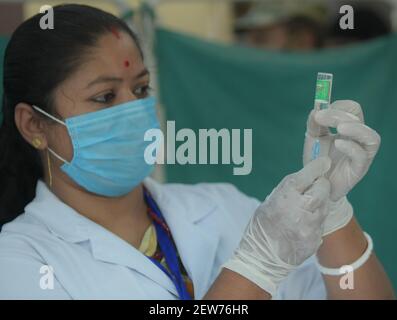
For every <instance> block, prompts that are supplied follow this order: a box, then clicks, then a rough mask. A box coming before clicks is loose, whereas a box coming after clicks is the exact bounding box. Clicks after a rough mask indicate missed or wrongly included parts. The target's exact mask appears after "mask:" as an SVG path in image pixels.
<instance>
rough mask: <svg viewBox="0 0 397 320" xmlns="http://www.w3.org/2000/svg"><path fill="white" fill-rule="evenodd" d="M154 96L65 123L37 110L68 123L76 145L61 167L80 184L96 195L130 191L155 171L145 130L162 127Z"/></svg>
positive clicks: (38, 109)
mask: <svg viewBox="0 0 397 320" xmlns="http://www.w3.org/2000/svg"><path fill="white" fill-rule="evenodd" d="M155 105H156V102H155V98H153V97H149V98H145V99H141V100H133V101H129V102H126V103H123V104H120V105H117V106H113V107H109V108H107V109H103V110H99V111H95V112H89V113H86V114H83V115H79V116H75V117H71V118H67V119H66V120H65V122H63V121H61V120H59V119H57V118H55V117H53V116H52V115H50V114H48V113H47V112H45V111H43V110H41V109H40V108H38V107H36V106H33V108H35V109H36V110H37V111H39V112H41V113H43V114H45V115H46V116H47V117H49V118H51V119H53V120H54V121H56V122H58V123H60V124H62V125H65V126H66V128H67V129H68V132H69V135H70V137H71V140H72V144H73V159H72V161H70V162H68V161H66V160H65V159H63V158H62V157H61V156H59V155H58V154H56V153H55V152H54V151H53V150H51V149H50V148H48V150H49V151H50V152H51V153H52V154H53V155H54V156H55V157H57V158H58V159H60V160H61V161H63V162H64V164H63V165H62V167H61V169H62V170H63V171H64V172H65V173H66V174H67V175H68V176H69V177H70V178H71V179H73V180H74V181H75V182H76V183H77V184H79V185H80V186H82V187H84V188H85V189H86V190H88V191H90V192H93V193H95V194H99V195H103V196H108V197H118V196H122V195H125V194H127V193H128V192H130V191H131V190H132V189H133V188H134V187H136V186H137V185H138V184H139V183H140V182H142V180H143V179H144V178H146V177H147V176H148V175H149V174H150V173H151V171H152V169H153V165H150V164H147V162H146V161H145V158H144V153H145V149H146V147H147V146H148V145H149V144H150V142H147V141H144V135H145V132H146V131H147V130H149V129H155V128H159V123H158V120H157V116H156V108H155Z"/></svg>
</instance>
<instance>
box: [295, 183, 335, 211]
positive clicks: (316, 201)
mask: <svg viewBox="0 0 397 320" xmlns="http://www.w3.org/2000/svg"><path fill="white" fill-rule="evenodd" d="M330 192H331V184H330V182H329V181H328V179H326V178H324V177H320V178H318V179H317V180H316V181H315V182H314V183H313V185H312V186H311V187H309V188H308V189H307V190H306V191H305V193H304V196H305V198H306V201H305V202H304V203H303V206H302V209H304V210H306V211H309V212H314V211H315V210H316V209H318V208H319V207H320V206H322V205H324V204H325V202H326V201H327V200H328V198H329V194H330Z"/></svg>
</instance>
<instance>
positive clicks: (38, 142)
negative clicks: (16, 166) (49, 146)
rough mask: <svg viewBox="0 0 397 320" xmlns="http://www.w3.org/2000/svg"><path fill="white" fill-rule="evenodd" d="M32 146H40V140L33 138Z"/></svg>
mask: <svg viewBox="0 0 397 320" xmlns="http://www.w3.org/2000/svg"><path fill="white" fill-rule="evenodd" d="M32 143H33V146H34V147H35V148H36V149H37V148H38V147H40V146H41V140H40V139H39V138H34V139H33V141H32Z"/></svg>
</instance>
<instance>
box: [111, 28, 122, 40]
mask: <svg viewBox="0 0 397 320" xmlns="http://www.w3.org/2000/svg"><path fill="white" fill-rule="evenodd" d="M110 31H111V32H112V33H113V34H114V36H115V37H116V38H117V39H120V32H119V30H117V29H116V28H115V27H111V28H110Z"/></svg>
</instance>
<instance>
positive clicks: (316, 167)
mask: <svg viewBox="0 0 397 320" xmlns="http://www.w3.org/2000/svg"><path fill="white" fill-rule="evenodd" d="M330 168H331V159H330V158H328V157H320V158H318V159H316V160H313V161H311V162H309V163H308V164H307V165H306V166H305V167H304V168H303V169H302V170H300V171H298V172H297V173H296V174H295V176H294V186H295V189H296V190H297V191H298V192H300V193H304V192H305V191H306V190H307V189H308V188H309V187H310V186H311V185H312V184H313V183H314V181H315V180H316V179H318V178H319V177H321V176H323V175H324V174H325V173H327V171H328V170H329V169H330Z"/></svg>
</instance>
